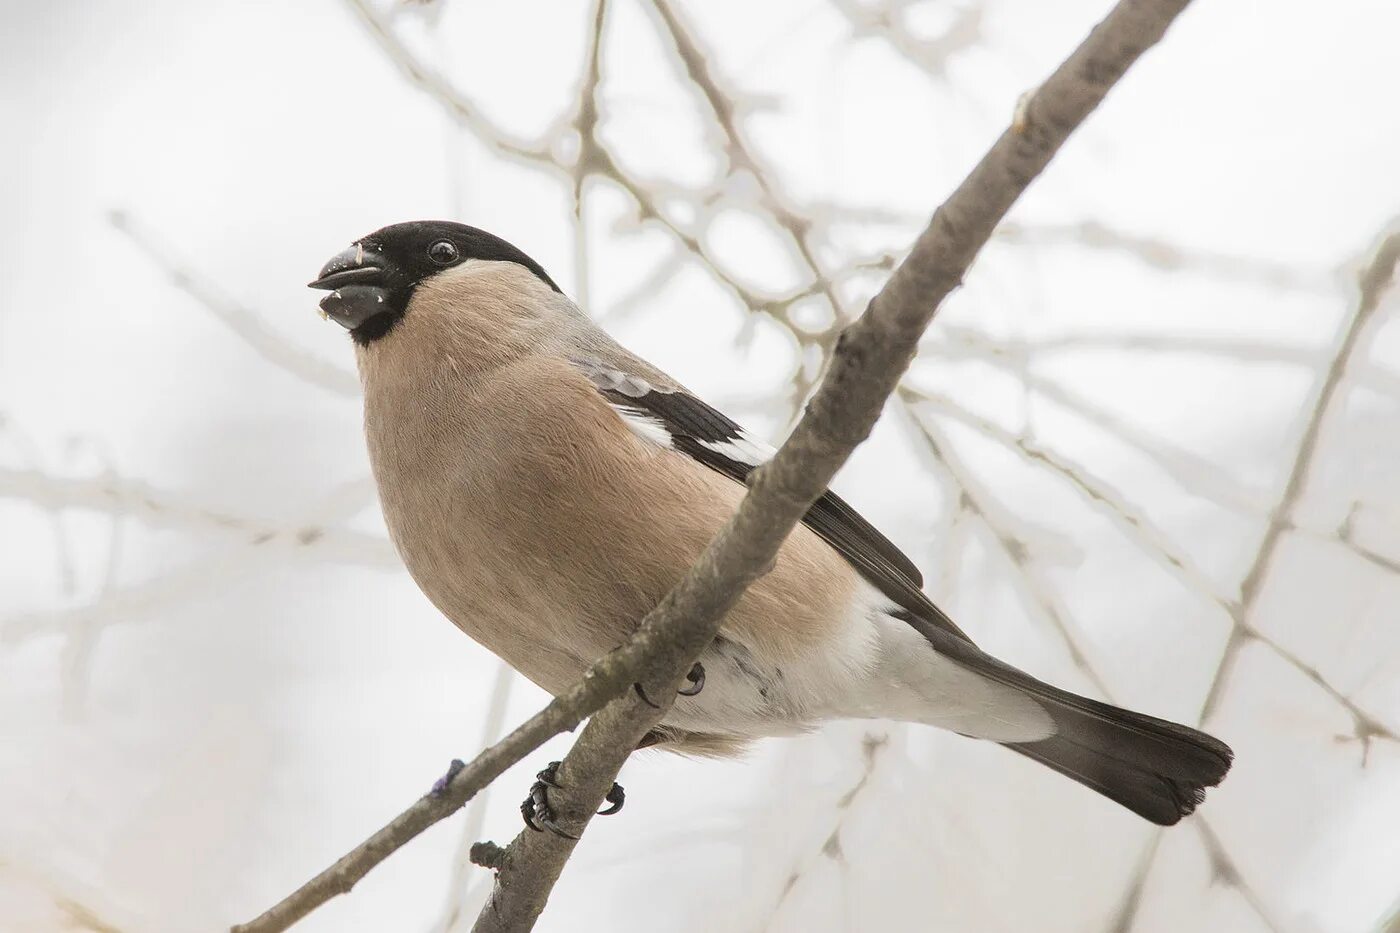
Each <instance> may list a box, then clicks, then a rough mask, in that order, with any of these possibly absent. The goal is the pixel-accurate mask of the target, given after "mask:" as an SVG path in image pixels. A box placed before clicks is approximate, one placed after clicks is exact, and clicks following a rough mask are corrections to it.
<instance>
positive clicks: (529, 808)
mask: <svg viewBox="0 0 1400 933" xmlns="http://www.w3.org/2000/svg"><path fill="white" fill-rule="evenodd" d="M558 773H559V762H557V761H551V762H550V763H549V764H548V765H547V766H546V767H545V769H544V770H543V771H541V772H540V773H539V774H537V775H535V783H534V784H532V785H530V796H528V797H526V798H525V800H524V801H523V802H521V804H520V815H521V816H522V817H523V818H524V819H525V825H526V826H528V827H530V828H531V829H533V830H534V831H535V832H544V831H545V830H546V829H547V830H549V831H550V832H552V833H554V834H555V835H556V836H562V837H564V838H565V839H577V838H578V836H576V835H574V834H573V833H571V832H568V831H566V830H565V829H563V828H562V827H561V826H560V825H559V824H558V823H556V822H555V820H554V809H553V808H552V807H550V805H549V789H550V788H551V787H556V788H557V787H558V786H559V781H558V779H557V777H558ZM605 799H606V800H607V801H608V804H609V806H607V807H605V808H603V809H602V810H599V811H598V816H611V815H613V814H614V813H616V812H617V811H618V810H621V809H622V804H623V802H624V801H625V800H626V799H627V795H626V793H625V792H624V791H623V790H622V785H621V784H616V783H614V784H613V786H612V787H611V788H610V789H609V790H608V794H607V797H606V798H605Z"/></svg>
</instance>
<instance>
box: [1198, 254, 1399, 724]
mask: <svg viewBox="0 0 1400 933" xmlns="http://www.w3.org/2000/svg"><path fill="white" fill-rule="evenodd" d="M1397 263H1400V231H1394V230H1392V231H1391V232H1389V233H1387V234H1386V235H1385V236H1384V237H1383V238H1382V239H1381V240H1380V241H1379V243H1378V244H1377V246H1376V247H1375V249H1374V250H1373V251H1372V253H1371V256H1370V259H1369V260H1368V261H1367V263H1366V265H1365V266H1364V268H1362V270H1361V272H1360V274H1359V275H1358V276H1357V285H1358V293H1357V298H1356V302H1355V305H1354V307H1353V309H1352V311H1351V313H1350V314H1349V315H1348V316H1347V319H1346V321H1345V323H1344V325H1343V328H1342V333H1341V339H1340V342H1339V344H1338V347H1337V354H1336V356H1335V358H1334V359H1333V361H1332V365H1331V366H1330V367H1328V369H1327V371H1326V373H1324V374H1323V377H1322V382H1321V384H1320V385H1319V386H1318V390H1317V398H1316V400H1315V401H1314V403H1313V407H1312V409H1311V411H1310V412H1309V414H1308V416H1307V421H1306V423H1305V424H1304V426H1303V433H1302V437H1301V439H1300V440H1299V442H1298V449H1297V453H1296V454H1295V455H1294V458H1293V465H1292V468H1291V469H1290V470H1289V474H1288V479H1287V481H1286V482H1285V484H1284V487H1283V493H1282V495H1281V496H1280V497H1279V501H1278V504H1277V505H1276V506H1275V507H1274V508H1273V510H1272V512H1271V514H1270V516H1269V522H1268V525H1267V526H1266V527H1265V529H1264V536H1263V538H1262V539H1261V540H1260V542H1259V548H1258V550H1257V551H1256V552H1255V555H1254V561H1253V563H1252V564H1251V565H1250V567H1249V570H1248V571H1247V572H1246V573H1245V575H1244V579H1243V581H1242V582H1241V583H1240V621H1241V625H1240V626H1237V627H1236V628H1235V630H1234V631H1233V632H1232V633H1231V636H1230V640H1229V641H1228V642H1227V643H1226V645H1225V651H1224V653H1223V654H1222V656H1221V658H1220V665H1219V667H1218V668H1217V669H1216V673H1215V677H1214V679H1213V680H1212V681H1211V685H1210V689H1209V690H1208V691H1207V692H1206V699H1205V702H1204V703H1203V704H1202V707H1201V719H1202V720H1205V719H1207V718H1209V717H1210V715H1211V714H1212V713H1213V712H1215V710H1216V708H1217V707H1218V706H1219V703H1220V700H1221V697H1222V696H1223V694H1224V689H1225V685H1226V684H1227V683H1228V682H1229V679H1230V675H1231V673H1232V672H1233V670H1234V664H1235V660H1236V658H1237V657H1238V655H1239V652H1240V649H1241V648H1243V647H1244V645H1245V644H1246V642H1247V641H1248V637H1247V635H1248V634H1250V633H1252V634H1254V636H1255V637H1258V638H1262V636H1261V635H1259V633H1258V630H1257V627H1255V626H1252V625H1251V624H1250V616H1251V614H1252V612H1253V611H1254V609H1255V606H1256V604H1257V602H1258V598H1259V594H1260V593H1261V592H1262V591H1263V588H1264V582H1265V580H1266V579H1267V577H1268V574H1269V570H1270V568H1271V567H1272V564H1273V559H1274V556H1275V555H1276V554H1277V552H1278V547H1279V544H1280V543H1282V541H1283V536H1284V533H1285V532H1287V531H1288V530H1289V529H1290V528H1292V527H1293V512H1294V511H1295V509H1296V508H1297V506H1298V503H1299V501H1300V500H1301V499H1302V497H1303V492H1304V490H1305V489H1306V488H1307V485H1308V480H1309V477H1310V476H1311V475H1312V469H1313V465H1314V461H1315V459H1316V456H1317V449H1318V439H1319V438H1320V437H1321V436H1322V431H1323V428H1324V426H1325V425H1326V422H1327V419H1328V416H1329V415H1331V414H1332V412H1333V410H1334V405H1335V403H1336V402H1338V401H1339V400H1340V399H1341V398H1342V391H1341V390H1342V386H1343V382H1344V380H1345V377H1346V375H1347V370H1348V368H1349V366H1350V365H1351V362H1352V359H1353V357H1356V358H1364V357H1365V355H1366V349H1367V346H1368V345H1369V340H1370V337H1371V336H1372V335H1373V334H1374V328H1372V327H1371V326H1370V325H1371V323H1372V321H1373V319H1374V316H1375V311H1376V309H1377V308H1378V307H1379V306H1380V301H1381V296H1382V295H1384V294H1385V292H1386V291H1387V290H1388V289H1389V288H1390V285H1391V281H1392V280H1393V278H1394V275H1395V268H1396V265H1397ZM1267 643H1268V644H1269V645H1270V646H1271V647H1273V648H1274V650H1276V651H1278V652H1280V653H1281V654H1283V655H1284V656H1285V657H1289V658H1291V657H1292V656H1291V655H1290V654H1288V653H1287V652H1284V651H1283V649H1282V648H1280V647H1279V646H1278V645H1277V644H1276V643H1274V642H1273V641H1272V640H1268V642H1267ZM1295 666H1297V667H1299V668H1300V669H1302V670H1304V672H1305V673H1307V674H1308V675H1309V676H1310V677H1311V678H1312V679H1313V681H1314V683H1316V684H1318V686H1320V687H1322V688H1323V689H1324V690H1326V691H1328V693H1329V694H1331V695H1332V696H1333V698H1334V699H1338V700H1339V702H1343V704H1344V705H1345V706H1346V707H1347V709H1348V711H1349V712H1350V713H1351V715H1352V717H1353V719H1354V720H1355V721H1356V727H1357V733H1358V735H1359V736H1361V737H1362V738H1363V740H1364V739H1367V738H1369V737H1370V736H1373V735H1385V736H1386V737H1388V738H1394V737H1395V736H1394V734H1393V733H1392V732H1391V731H1390V730H1389V729H1387V728H1386V727H1385V726H1383V725H1381V724H1380V723H1379V722H1377V721H1376V720H1375V719H1374V718H1372V717H1370V716H1369V715H1367V714H1366V713H1364V712H1363V711H1361V710H1359V709H1358V708H1357V707H1356V706H1355V704H1353V703H1351V701H1350V700H1349V699H1347V698H1346V697H1344V696H1342V695H1341V694H1340V692H1339V691H1337V690H1336V689H1335V688H1333V687H1332V686H1331V684H1329V683H1328V682H1327V681H1326V680H1325V679H1324V678H1323V677H1322V676H1321V674H1320V673H1318V672H1317V671H1316V670H1314V669H1313V668H1311V667H1308V666H1306V665H1302V664H1301V663H1300V662H1296V661H1295Z"/></svg>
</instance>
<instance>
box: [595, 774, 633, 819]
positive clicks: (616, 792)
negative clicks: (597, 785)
mask: <svg viewBox="0 0 1400 933" xmlns="http://www.w3.org/2000/svg"><path fill="white" fill-rule="evenodd" d="M603 799H604V800H606V801H607V802H608V803H609V804H610V806H607V807H604V808H603V809H601V810H599V811H598V814H597V815H598V816H612V815H613V814H614V813H616V812H617V811H618V810H621V809H622V805H623V803H625V802H626V801H627V794H626V793H625V792H624V791H623V789H622V785H621V784H618V783H616V782H614V783H613V786H612V787H611V789H609V790H608V795H607V796H606V797H604V798H603Z"/></svg>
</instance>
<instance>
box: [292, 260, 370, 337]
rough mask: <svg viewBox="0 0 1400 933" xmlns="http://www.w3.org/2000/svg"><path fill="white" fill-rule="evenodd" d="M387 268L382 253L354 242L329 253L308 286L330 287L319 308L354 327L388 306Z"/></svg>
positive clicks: (339, 321) (346, 324) (340, 321)
mask: <svg viewBox="0 0 1400 933" xmlns="http://www.w3.org/2000/svg"><path fill="white" fill-rule="evenodd" d="M388 272H389V269H388V266H387V264H386V263H385V261H384V257H382V256H380V255H379V254H378V253H376V252H374V251H373V250H368V249H365V248H364V246H362V245H360V244H359V243H356V244H354V245H353V246H350V247H348V248H347V249H345V250H343V251H341V252H339V253H337V254H336V255H334V256H332V257H331V261H330V262H328V263H326V264H325V265H324V266H322V267H321V274H320V276H318V277H317V279H316V281H314V282H309V283H307V287H308V288H320V289H325V290H326V291H329V292H330V294H329V295H327V296H326V297H325V298H322V299H321V310H322V311H324V312H326V315H327V316H328V317H330V318H333V319H334V320H335V322H336V323H337V324H339V325H340V326H341V327H344V328H345V329H347V330H354V329H355V328H357V327H359V326H360V325H361V324H363V323H364V322H365V321H367V320H369V319H370V318H372V317H374V316H375V315H377V314H382V313H384V312H385V311H388V310H389V291H388V285H389V282H388V278H389V276H388Z"/></svg>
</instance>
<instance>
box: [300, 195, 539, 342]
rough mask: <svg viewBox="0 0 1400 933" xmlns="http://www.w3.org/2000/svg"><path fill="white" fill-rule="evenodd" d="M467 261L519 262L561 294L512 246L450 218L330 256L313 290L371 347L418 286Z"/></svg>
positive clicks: (400, 227) (400, 229)
mask: <svg viewBox="0 0 1400 933" xmlns="http://www.w3.org/2000/svg"><path fill="white" fill-rule="evenodd" d="M468 259H481V260H487V261H490V262H513V263H516V264H517V265H520V266H524V267H525V268H526V269H528V270H530V272H532V273H533V274H534V275H535V276H537V277H538V278H539V279H540V281H542V282H544V283H545V284H546V285H548V286H549V287H550V288H552V289H554V290H555V291H556V292H557V291H559V290H560V289H559V286H558V285H555V284H554V280H553V279H551V278H550V277H549V275H548V274H547V273H546V272H545V271H544V269H543V268H541V267H540V264H539V263H537V262H535V261H534V260H533V259H531V258H530V257H529V256H527V255H525V254H524V253H523V252H521V251H520V250H519V249H517V248H516V247H514V246H512V245H511V244H510V243H507V242H506V241H505V240H503V239H501V238H500V237H498V236H494V235H492V234H490V233H487V232H486V231H485V230H479V229H477V228H476V227H469V226H467V225H466V224H459V223H453V222H452V221H449V220H415V221H411V222H409V223H402V224H392V225H390V226H388V227H384V228H383V229H381V230H376V231H375V232H374V233H371V234H370V235H369V236H366V237H361V238H360V239H359V240H358V241H356V242H355V243H353V244H351V245H350V247H349V248H348V249H346V250H344V251H343V252H341V253H338V254H337V255H335V256H334V257H332V258H331V260H330V262H328V263H326V265H325V266H324V267H323V268H322V269H321V274H320V276H319V277H318V278H317V279H316V281H314V282H312V283H311V287H312V288H321V289H326V290H329V291H330V292H331V293H330V294H329V295H327V296H326V297H325V298H324V299H322V301H321V308H322V310H324V311H325V312H326V314H327V315H329V316H330V317H332V318H334V319H335V321H336V322H337V323H338V324H340V325H342V326H343V327H345V328H346V329H348V330H349V331H350V335H351V336H352V337H353V338H354V339H355V340H356V342H358V343H361V344H367V343H370V342H371V341H373V340H377V339H378V338H380V337H382V336H384V335H385V334H387V333H388V332H389V331H390V330H391V329H393V327H394V325H395V324H397V323H398V322H399V320H400V319H401V318H402V317H403V315H404V312H405V311H406V310H407V308H408V302H409V299H410V298H412V297H413V291H414V289H415V288H417V287H418V283H420V282H422V281H424V280H425V279H429V278H431V277H432V276H434V275H437V274H438V273H439V272H442V271H443V270H445V269H450V268H452V267H453V266H457V265H460V264H462V263H463V262H466V261H467V260H468Z"/></svg>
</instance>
